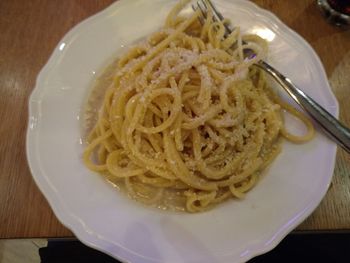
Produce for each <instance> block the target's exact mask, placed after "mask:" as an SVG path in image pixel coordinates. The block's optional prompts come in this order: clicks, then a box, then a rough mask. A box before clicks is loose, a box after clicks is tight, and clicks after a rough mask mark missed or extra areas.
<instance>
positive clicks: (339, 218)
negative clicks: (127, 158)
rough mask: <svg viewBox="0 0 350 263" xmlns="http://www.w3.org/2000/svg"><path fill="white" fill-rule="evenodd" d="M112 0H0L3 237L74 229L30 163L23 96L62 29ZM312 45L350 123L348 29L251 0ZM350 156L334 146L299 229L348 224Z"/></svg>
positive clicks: (281, 2)
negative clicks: (323, 182) (315, 203)
mask: <svg viewBox="0 0 350 263" xmlns="http://www.w3.org/2000/svg"><path fill="white" fill-rule="evenodd" d="M112 2H114V1H112V0H99V1H95V0H60V1H58V0H57V1H51V0H31V1H26V0H11V1H0V157H1V158H0V208H1V210H0V238H15V237H21V238H23V237H64V236H72V235H73V234H72V233H71V232H70V231H69V230H68V229H66V228H65V227H64V226H62V225H61V224H60V223H59V222H58V221H57V219H56V217H55V215H54V214H53V212H52V210H51V208H50V207H49V205H48V203H47V201H46V200H45V198H44V197H43V195H42V194H41V193H40V191H39V190H38V188H37V186H36V185H35V183H34V181H33V179H32V177H31V174H30V171H29V169H28V165H27V160H26V153H25V134H26V127H27V116H28V110H27V106H28V105H27V104H28V103H27V102H28V97H29V95H30V93H31V91H32V89H33V87H34V85H35V78H36V76H37V74H38V73H39V71H40V69H41V68H42V67H43V66H44V64H45V63H46V61H47V59H48V58H49V56H50V54H51V52H52V51H53V49H54V48H55V46H56V44H57V43H58V42H59V40H60V39H61V38H62V37H63V35H64V34H65V33H66V32H67V31H68V30H69V29H71V28H72V27H73V26H74V25H76V24H77V23H79V22H80V21H81V20H83V19H85V18H87V17H89V16H91V15H92V14H94V13H96V12H98V11H100V10H102V9H103V8H105V7H107V6H108V5H110V4H111V3H112ZM254 2H255V3H256V4H258V5H259V6H261V7H263V8H266V9H269V10H271V11H272V12H273V13H275V14H276V15H277V16H278V17H279V18H280V19H281V20H282V21H283V22H284V23H286V24H287V25H288V26H289V27H291V28H292V29H294V30H295V31H296V32H298V33H299V34H300V35H301V36H302V37H304V38H305V39H306V40H307V41H308V42H309V43H310V44H311V45H312V46H313V48H314V49H315V50H316V52H317V53H318V55H319V56H320V58H321V60H322V62H323V64H324V67H325V69H326V72H327V75H328V78H329V80H330V84H331V86H332V88H333V91H334V93H335V95H336V97H337V99H338V101H339V103H340V119H341V120H342V121H343V122H345V123H346V124H347V125H348V126H350V109H349V103H350V99H349V98H350V31H347V32H346V31H344V30H341V29H339V28H336V27H333V26H331V25H329V24H327V23H326V21H325V20H324V19H323V17H322V16H321V14H320V12H319V10H318V9H317V6H316V1H315V0H296V1H285V0H254ZM349 158H350V155H347V154H346V153H345V152H344V151H343V150H338V155H337V162H336V167H335V171H334V177H333V183H332V186H331V187H330V189H329V191H328V193H327V195H326V197H325V198H324V199H323V201H322V203H321V204H320V206H319V207H318V208H317V210H316V211H315V212H314V213H313V214H312V215H311V216H310V217H309V218H308V219H307V220H306V221H305V222H304V223H302V224H301V225H300V226H299V228H298V230H306V231H319V230H321V231H322V230H325V231H329V230H332V231H333V230H350V159H349Z"/></svg>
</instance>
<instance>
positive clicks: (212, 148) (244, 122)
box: [83, 1, 314, 212]
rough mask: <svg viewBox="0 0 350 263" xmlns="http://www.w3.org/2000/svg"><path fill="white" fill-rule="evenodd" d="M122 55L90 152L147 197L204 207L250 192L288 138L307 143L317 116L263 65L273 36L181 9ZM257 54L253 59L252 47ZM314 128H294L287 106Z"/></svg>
mask: <svg viewBox="0 0 350 263" xmlns="http://www.w3.org/2000/svg"><path fill="white" fill-rule="evenodd" d="M187 2H188V1H180V2H179V4H177V5H176V6H175V7H174V8H173V9H172V11H171V12H170V13H169V15H168V17H167V19H166V22H165V26H164V27H163V28H162V29H161V30H160V31H158V32H156V33H154V34H152V35H151V36H149V37H148V38H147V39H146V40H144V41H142V42H141V43H140V44H137V45H135V46H134V47H132V48H130V49H129V51H128V52H127V53H126V54H124V55H123V56H122V57H120V58H119V60H118V63H117V66H116V68H115V75H114V77H113V81H112V83H111V85H110V86H109V87H108V89H107V91H106V92H105V96H104V100H103V104H102V107H101V109H100V111H99V114H98V120H97V123H96V125H95V126H94V128H93V129H92V131H91V133H90V135H89V136H88V144H87V146H86V148H85V151H84V154H83V159H84V163H85V165H86V166H87V167H88V168H89V169H91V170H92V171H96V172H99V173H101V174H103V175H105V176H106V177H107V178H108V179H109V180H111V181H113V182H114V183H116V184H124V185H125V189H126V190H127V192H128V194H129V195H130V196H131V197H133V198H135V199H138V200H140V201H142V202H144V203H156V204H160V205H161V206H162V207H164V206H165V207H170V206H171V205H173V206H174V207H176V208H180V209H181V208H183V209H185V210H187V211H189V212H198V211H202V210H205V209H208V208H210V207H212V206H214V205H215V204H218V203H220V202H223V201H224V200H227V199H229V198H230V197H237V198H242V197H243V196H244V194H245V193H246V192H247V191H248V190H249V189H251V188H252V187H253V186H254V185H255V184H256V182H257V181H258V179H259V174H260V172H261V171H262V170H263V169H264V168H265V167H266V166H268V164H269V163H270V162H271V161H272V160H273V159H274V158H275V157H276V156H277V155H278V153H279V152H280V150H281V144H280V141H281V138H282V137H285V138H286V139H288V140H290V141H293V142H297V143H300V142H305V141H308V140H310V139H311V138H312V137H313V134H314V128H313V126H312V124H311V123H310V121H309V120H308V119H307V118H305V117H304V116H303V115H302V114H301V113H299V112H297V111H296V110H295V109H294V108H293V107H291V106H289V105H288V104H286V103H284V102H282V101H281V99H280V98H279V97H278V96H277V95H276V94H274V92H273V91H272V90H271V89H270V87H269V86H268V85H267V83H266V81H265V77H264V74H263V73H262V72H261V71H260V70H258V69H257V68H255V67H254V66H253V64H254V63H256V62H257V61H258V60H260V59H263V58H265V57H266V52H267V45H266V43H265V42H264V41H263V40H262V39H260V38H259V37H258V36H255V35H241V33H240V30H239V28H236V29H235V30H234V31H233V32H232V33H231V34H230V35H229V36H226V37H224V33H225V31H224V26H223V24H222V23H221V22H218V21H214V19H213V18H212V15H211V13H210V12H209V13H208V16H207V18H206V19H205V21H204V23H203V24H201V23H200V22H199V20H198V18H199V15H200V14H199V12H193V14H192V15H191V16H190V17H182V16H180V15H179V13H180V11H181V9H182V8H183V7H184V6H185V5H186V4H187ZM246 48H249V49H253V50H254V51H255V53H256V56H255V57H254V58H252V59H245V58H244V54H243V50H244V49H246ZM282 108H283V109H286V110H287V111H289V112H290V113H291V114H293V115H295V116H296V117H297V118H299V119H300V120H302V121H303V122H304V123H305V125H306V127H307V128H308V132H307V134H306V135H305V136H295V135H292V134H290V133H288V131H287V130H286V129H285V127H284V124H283V116H282V114H281V109H282Z"/></svg>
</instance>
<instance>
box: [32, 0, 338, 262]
mask: <svg viewBox="0 0 350 263" xmlns="http://www.w3.org/2000/svg"><path fill="white" fill-rule="evenodd" d="M169 1H170V0H169ZM171 1H173V2H175V1H174V0H171ZM224 1H227V0H224ZM234 2H235V4H236V3H238V4H239V5H240V6H246V7H248V8H249V9H250V10H253V11H257V13H256V15H258V16H260V17H268V19H269V20H271V21H273V25H274V27H276V26H277V28H279V30H284V31H288V32H287V33H285V34H290V35H292V36H293V38H296V39H297V40H298V42H299V43H300V44H302V45H303V46H304V47H305V49H306V50H307V51H308V52H310V53H311V56H312V57H313V62H314V63H316V64H317V65H316V66H317V67H318V69H319V70H320V72H319V73H320V76H322V78H323V81H324V82H325V84H326V87H327V89H324V91H325V92H327V94H326V95H327V96H326V100H327V103H331V105H327V106H328V108H329V109H330V110H331V111H332V113H333V115H335V116H336V117H338V114H339V104H338V101H337V99H336V97H335V95H334V93H333V91H332V89H331V87H330V85H329V82H328V78H327V75H326V72H325V69H324V67H323V65H322V63H321V60H320V58H319V56H318V55H317V53H316V52H315V50H314V49H313V48H312V47H311V45H310V44H309V43H308V42H307V41H306V40H305V39H304V38H302V37H301V36H300V35H299V34H298V33H296V32H295V31H294V30H293V29H291V28H290V27H288V26H287V25H286V24H284V23H283V22H282V21H281V20H280V19H279V18H278V17H277V16H276V15H275V14H273V13H272V12H271V11H269V10H266V9H263V8H261V7H259V6H258V5H256V4H255V3H253V2H250V1H245V0H235V1H234ZM127 4H128V1H127V0H119V1H117V2H114V3H112V4H111V5H109V6H107V7H106V8H105V9H103V10H101V11H99V12H97V13H96V14H94V15H92V16H90V17H88V18H86V19H84V20H82V21H81V22H79V23H78V24H76V25H75V26H73V27H72V28H71V29H70V30H69V31H68V32H67V33H66V34H65V35H64V36H63V37H62V38H61V39H60V41H59V42H58V44H57V45H56V47H55V49H54V50H53V52H52V54H51V55H50V57H49V59H48V60H47V62H46V63H45V65H44V66H43V68H42V69H41V70H40V72H39V74H38V76H37V78H36V82H35V86H34V88H33V90H32V92H31V95H30V96H29V99H28V107H29V111H28V117H29V118H28V126H27V132H26V155H27V160H28V165H29V169H30V172H31V174H32V178H33V179H34V182H35V183H36V185H37V186H38V188H39V189H40V191H41V192H42V193H43V195H44V197H45V198H46V200H47V201H48V203H49V204H50V207H51V209H52V210H53V212H54V214H55V216H56V217H57V218H58V219H59V221H60V222H61V223H62V224H63V225H64V226H66V227H67V228H68V229H69V230H70V231H72V232H73V234H74V235H75V236H76V237H78V239H79V240H80V241H81V242H82V243H84V244H85V245H88V246H90V247H92V248H94V249H97V250H100V251H102V252H104V253H106V254H108V255H110V256H112V257H114V258H118V260H121V261H125V262H127V261H128V260H129V258H130V257H133V256H136V255H135V253H134V252H133V251H129V250H128V249H126V248H124V247H122V246H120V245H118V255H116V254H115V253H111V252H110V251H109V250H108V249H107V248H108V245H110V244H109V241H108V240H104V239H101V237H99V236H98V235H97V234H96V233H89V231H87V229H86V228H84V226H83V225H82V224H80V223H78V224H77V223H76V219H74V216H73V215H72V214H71V212H70V211H69V210H67V209H66V208H65V205H64V204H63V203H62V201H61V200H60V198H59V197H58V196H56V195H55V194H53V193H52V191H53V190H54V187H53V186H51V185H50V183H49V181H47V180H46V175H45V173H44V172H43V171H42V168H41V167H40V161H38V160H37V156H38V155H36V154H35V152H36V151H37V138H36V137H37V133H36V132H35V130H34V131H33V128H32V127H33V126H35V125H36V120H35V118H33V116H34V117H35V116H38V112H39V109H40V107H41V105H40V103H41V98H40V96H41V95H42V91H43V90H44V88H45V85H44V84H43V83H42V82H43V79H44V77H45V76H46V75H47V74H48V73H49V72H50V69H51V68H52V67H54V65H55V64H56V63H57V58H58V57H59V56H60V53H59V46H60V45H61V43H63V42H69V41H68V40H69V39H71V38H72V37H73V36H74V35H75V33H78V32H79V31H81V30H82V29H84V28H86V27H87V26H88V25H89V24H91V23H94V21H96V20H98V19H99V18H100V17H104V16H105V15H107V14H109V13H110V12H112V11H113V10H115V9H118V8H120V7H121V6H123V5H127ZM264 19H266V18H264ZM336 150H337V146H336V145H333V147H330V150H329V152H330V153H329V155H331V156H332V157H333V158H332V159H331V161H330V166H329V170H330V171H329V174H332V175H331V176H329V177H328V182H327V184H325V185H323V188H322V189H321V190H322V193H320V198H319V199H320V200H314V199H313V200H312V202H310V205H309V206H308V207H307V208H305V209H304V211H303V213H302V215H301V216H300V217H299V218H298V220H296V222H293V224H290V225H288V227H286V228H283V229H282V230H283V231H278V232H277V233H275V235H274V236H273V238H272V240H270V241H271V242H269V243H268V244H267V245H266V242H265V241H266V240H264V241H261V242H259V246H258V248H257V247H256V246H255V248H254V249H249V247H248V248H247V250H246V252H247V253H244V255H243V256H240V257H239V258H238V260H239V262H245V261H247V260H249V259H251V258H253V257H255V256H258V255H261V254H263V253H266V252H268V251H270V250H272V249H273V248H275V247H276V246H277V245H278V244H279V243H280V242H281V241H282V239H283V238H284V237H285V236H286V235H288V234H289V233H290V232H291V231H292V230H293V229H294V228H295V227H297V226H298V225H299V224H300V223H302V222H303V221H304V220H305V219H306V218H307V217H308V216H309V215H310V214H311V213H312V212H313V211H314V210H315V209H316V207H317V206H318V205H319V204H320V202H321V201H322V199H323V198H324V196H325V194H326V192H327V190H328V187H329V185H330V182H331V180H332V177H333V171H334V167H335V160H336ZM34 156H35V157H34ZM72 216H73V217H72ZM113 245H116V244H115V243H113ZM231 255H232V254H231ZM139 256H140V255H137V257H139ZM225 258H226V257H225Z"/></svg>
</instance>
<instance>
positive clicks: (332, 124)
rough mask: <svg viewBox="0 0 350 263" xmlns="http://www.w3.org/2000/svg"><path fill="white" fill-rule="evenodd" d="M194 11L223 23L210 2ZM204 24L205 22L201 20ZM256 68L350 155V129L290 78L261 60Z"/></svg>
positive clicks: (202, 1) (247, 52)
mask: <svg viewBox="0 0 350 263" xmlns="http://www.w3.org/2000/svg"><path fill="white" fill-rule="evenodd" d="M192 8H193V10H198V9H199V10H200V11H201V13H202V16H203V17H204V18H206V14H207V12H208V9H209V8H210V9H211V10H212V12H213V19H214V20H216V21H223V20H224V17H223V15H222V14H221V13H220V12H219V11H218V9H217V8H216V7H215V6H214V4H213V3H212V2H211V1H210V0H199V1H197V6H195V5H192ZM200 21H201V22H203V20H200ZM224 26H225V31H226V34H225V36H227V35H229V34H230V33H231V32H232V31H233V30H234V28H232V27H231V26H230V25H228V24H224ZM244 56H245V57H246V58H252V57H254V56H255V54H254V53H253V51H252V50H251V49H246V50H244ZM255 66H257V67H259V68H261V69H263V70H264V71H266V72H267V73H269V74H270V75H271V76H272V77H273V78H274V79H275V80H276V81H277V83H278V84H280V85H281V86H282V88H283V89H284V90H285V91H287V93H288V94H289V95H290V96H291V97H292V98H293V99H294V101H295V102H296V103H297V104H298V105H300V106H301V107H302V108H303V109H304V110H305V112H307V113H308V115H309V116H310V117H311V118H312V119H314V120H315V121H316V122H317V123H318V124H319V125H320V126H321V127H322V128H323V130H324V131H325V134H326V135H328V136H329V137H330V138H331V139H333V141H335V142H336V143H337V144H338V145H339V146H341V147H342V148H343V149H344V150H345V151H347V152H348V153H350V129H349V128H347V127H346V126H345V125H343V124H342V123H340V122H339V121H338V120H337V119H336V118H334V117H333V116H332V115H331V114H330V113H329V112H328V111H327V110H326V109H324V108H323V107H322V106H321V105H319V104H318V103H317V102H316V101H314V100H313V99H312V98H311V97H310V96H308V95H307V94H306V93H305V92H303V91H302V90H300V89H299V88H298V87H297V86H296V85H295V84H294V83H293V82H292V81H291V80H290V79H289V78H287V77H286V76H284V75H283V74H282V73H280V72H279V71H278V70H276V69H275V68H273V67H272V66H271V65H269V64H268V63H266V62H265V61H263V60H260V61H259V62H257V63H256V64H255Z"/></svg>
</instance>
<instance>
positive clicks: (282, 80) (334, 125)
mask: <svg viewBox="0 0 350 263" xmlns="http://www.w3.org/2000/svg"><path fill="white" fill-rule="evenodd" d="M256 66H258V67H259V68H261V69H263V70H265V71H266V72H268V73H269V74H270V75H271V76H272V77H273V78H274V79H275V80H276V81H277V82H278V83H279V84H280V85H281V86H282V87H283V88H284V89H285V90H286V91H287V92H288V94H289V95H290V96H291V97H292V98H293V99H294V100H295V101H296V102H297V103H298V104H299V105H300V106H301V107H302V108H303V109H304V110H305V111H306V112H307V113H308V114H309V115H310V116H311V117H312V118H313V119H314V120H315V121H316V122H317V123H318V124H319V125H320V126H322V128H323V129H324V131H325V133H326V134H327V135H328V136H329V137H330V138H331V139H333V140H334V141H335V142H337V143H338V145H339V146H341V147H342V148H343V149H344V150H345V151H347V152H348V153H350V129H349V128H347V127H346V126H344V125H343V124H342V123H340V122H339V121H338V120H337V119H336V118H334V117H333V116H332V115H331V114H330V113H329V112H328V111H327V110H325V109H324V108H323V107H322V106H321V105H319V104H318V103H317V102H316V101H314V100H313V99H312V98H311V97H310V96H308V95H307V94H305V93H304V92H303V91H301V90H300V89H299V88H297V87H296V85H295V84H294V83H293V82H292V81H291V80H290V79H288V78H287V77H285V76H284V75H283V74H281V73H280V72H278V71H277V70H276V69H275V68H273V67H272V66H270V65H269V64H267V63H266V62H264V61H259V62H258V63H257V64H256Z"/></svg>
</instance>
